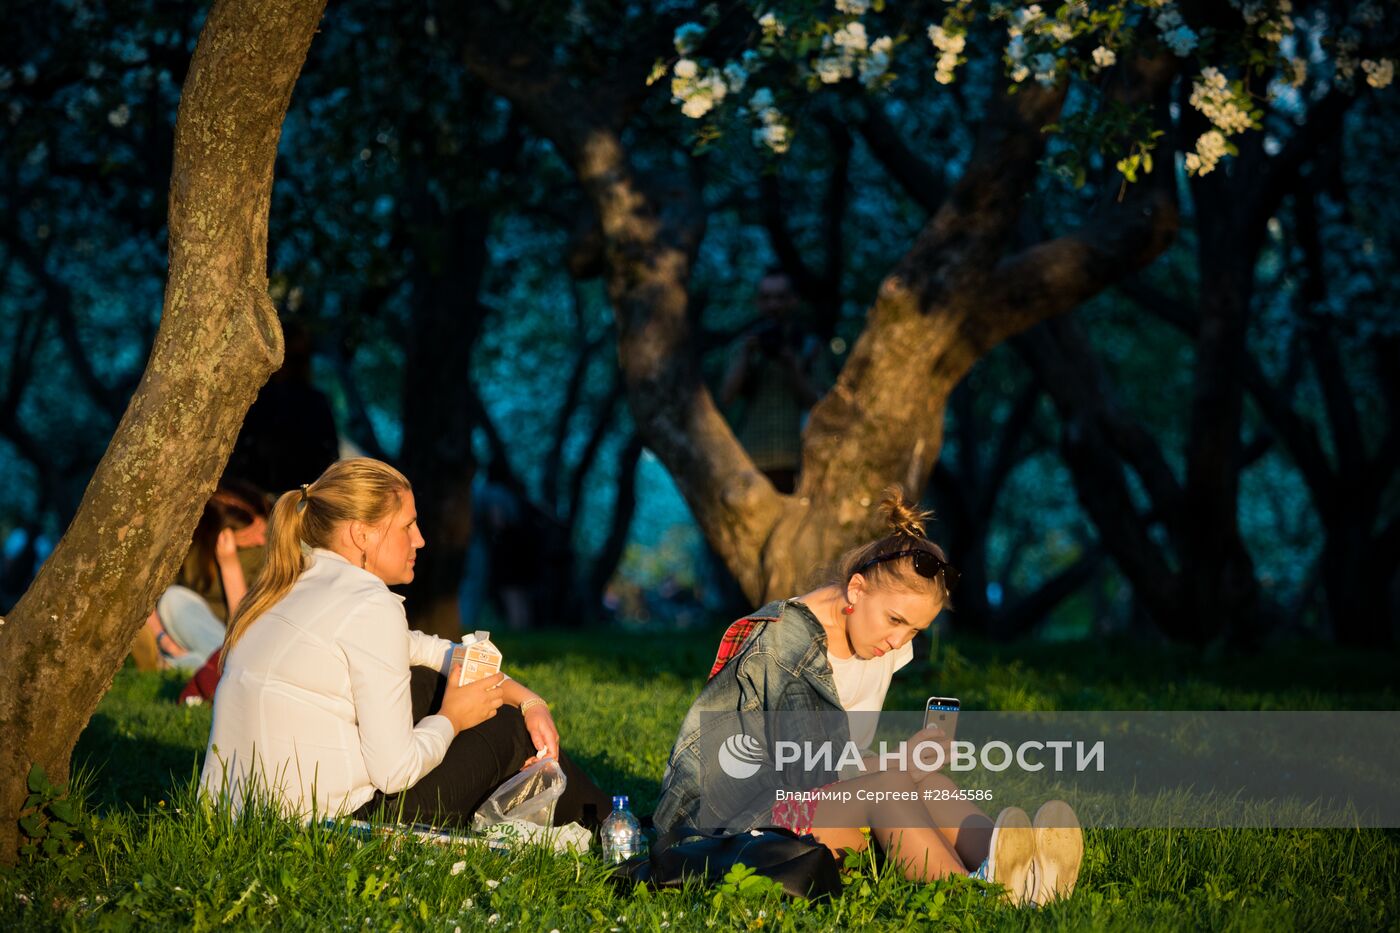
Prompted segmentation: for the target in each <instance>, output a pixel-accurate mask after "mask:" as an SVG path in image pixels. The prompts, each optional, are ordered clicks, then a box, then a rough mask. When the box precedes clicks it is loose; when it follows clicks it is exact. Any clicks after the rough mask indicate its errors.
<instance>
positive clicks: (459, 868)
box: [452, 862, 467, 875]
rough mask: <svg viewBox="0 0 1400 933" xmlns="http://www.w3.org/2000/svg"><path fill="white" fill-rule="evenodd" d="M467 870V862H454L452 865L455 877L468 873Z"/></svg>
mask: <svg viewBox="0 0 1400 933" xmlns="http://www.w3.org/2000/svg"><path fill="white" fill-rule="evenodd" d="M466 870H467V863H466V862H453V863H452V874H454V875H460V874H461V873H462V872H464V871H466Z"/></svg>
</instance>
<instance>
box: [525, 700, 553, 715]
mask: <svg viewBox="0 0 1400 933" xmlns="http://www.w3.org/2000/svg"><path fill="white" fill-rule="evenodd" d="M536 706H543V707H544V708H545V709H549V704H548V703H546V702H545V701H544V700H541V699H540V698H539V697H530V699H528V700H526V701H525V702H524V703H521V704H520V715H522V716H524V715H525V714H526V713H528V712H529V711H530V710H532V709H534V708H535V707H536Z"/></svg>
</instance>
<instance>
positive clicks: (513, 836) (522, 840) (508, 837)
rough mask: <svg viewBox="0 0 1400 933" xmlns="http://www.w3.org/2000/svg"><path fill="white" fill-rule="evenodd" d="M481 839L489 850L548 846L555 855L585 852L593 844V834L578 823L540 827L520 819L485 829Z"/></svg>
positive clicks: (507, 850)
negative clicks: (523, 846)
mask: <svg viewBox="0 0 1400 933" xmlns="http://www.w3.org/2000/svg"><path fill="white" fill-rule="evenodd" d="M484 838H485V840H486V844H487V845H489V846H490V847H491V848H493V849H498V850H503V851H506V852H510V851H513V850H515V849H517V848H519V847H520V846H522V845H537V846H547V847H548V848H550V849H553V850H554V851H555V852H558V853H564V852H578V853H584V852H587V851H588V848H589V846H591V845H592V844H593V834H592V833H590V832H589V831H588V830H586V829H584V828H583V827H582V826H580V825H579V824H578V823H568V824H565V825H564V826H540V825H538V824H535V823H523V822H521V821H520V820H506V821H505V822H503V823H497V824H496V825H495V826H492V827H490V828H488V829H487V830H486V831H485V836H484Z"/></svg>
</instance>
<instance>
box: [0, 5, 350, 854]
mask: <svg viewBox="0 0 1400 933" xmlns="http://www.w3.org/2000/svg"><path fill="white" fill-rule="evenodd" d="M322 8H323V3H322V2H321V0H302V2H296V0H280V2H274V0H218V2H216V3H215V4H214V7H213V9H212V10H211V11H210V13H209V17H208V19H207V20H206V22H205V25H204V29H203V32H202V33H201V35H200V39H199V44H198V46H197V47H196V48H195V53H194V58H193V61H192V63H191V66H190V72H189V75H188V77H187V79H186V82H185V86H184V93H183V96H182V98H181V102H180V111H179V116H178V118H177V121H176V127H175V157H174V169H173V172H172V174H171V184H170V274H169V282H168V284H167V287H166V292H165V304H164V311H163V315H162V320H161V326H160V331H159V333H158V334H157V337H156V341H155V346H154V348H153V349H152V351H151V358H150V362H149V363H148V365H147V367H146V372H145V375H144V376H143V378H142V380H141V384H140V386H139V387H138V389H137V391H136V394H135V396H134V397H133V398H132V400H131V404H130V405H129V406H128V408H127V410H126V414H125V415H124V416H123V417H122V420H121V422H120V424H119V425H118V426H117V430H116V434H115V436H114V437H113V438H112V442H111V445H110V446H109V447H108V448H107V452H106V454H105V455H104V456H103V458H102V461H101V463H100V464H99V465H98V467H97V471H96V473H95V474H94V476H93V478H92V481H91V482H90V483H89V485H88V488H87V492H86V494H85V495H84V496H83V501H82V504H81V505H80V506H79V508H78V512H77V514H76V516H75V517H74V519H73V522H72V524H71V525H70V526H69V527H68V530H67V532H66V533H65V534H64V536H63V539H62V540H61V541H60V542H59V545H58V548H57V549H56V550H55V551H54V553H53V555H52V556H51V557H50V558H49V560H48V562H47V563H46V564H45V565H44V568H43V570H42V571H41V572H40V574H39V576H38V578H37V579H36V580H35V581H34V583H33V585H32V586H31V587H30V589H29V591H28V592H27V593H25V595H24V597H23V598H21V600H20V601H19V603H18V604H17V605H16V606H15V608H14V611H13V612H11V613H10V615H9V616H8V617H7V618H6V619H4V620H3V623H4V624H3V627H0V748H4V749H5V754H4V757H3V759H0V820H3V823H0V826H2V827H3V828H0V858H3V859H5V860H8V861H12V860H13V859H14V858H15V855H16V849H17V843H18V841H19V833H18V827H17V824H16V819H17V817H18V816H19V814H20V808H21V806H22V804H23V801H24V798H25V795H26V789H25V782H26V777H27V775H28V772H29V770H30V768H31V767H32V766H33V765H35V764H39V765H42V766H43V767H44V769H45V770H46V771H47V772H48V773H49V774H50V775H51V776H52V777H53V778H54V779H56V780H57V781H66V780H67V775H68V765H69V757H70V755H71V753H72V749H73V744H74V742H75V741H76V740H77V738H78V734H79V733H80V732H81V731H82V729H83V727H84V726H85V725H86V724H87V721H88V718H89V717H90V716H91V715H92V712H93V710H94V709H95V708H96V707H97V702H98V700H99V699H100V698H101V696H102V694H103V692H104V691H105V690H106V689H107V688H108V686H110V684H111V682H112V678H113V676H114V675H115V674H116V671H117V669H118V668H119V667H120V665H121V661H122V658H123V657H124V656H125V654H126V651H127V648H128V646H129V645H130V644H131V639H132V637H133V636H134V635H135V633H136V631H137V629H138V628H139V627H140V626H141V624H142V621H143V620H144V619H145V617H146V615H147V614H148V613H149V612H150V610H151V607H152V606H153V605H155V601H156V597H157V596H158V595H159V593H160V591H161V590H162V589H163V588H164V587H165V586H166V584H167V583H168V582H169V581H170V579H171V577H173V575H174V573H175V569H176V567H177V566H178V565H179V562H180V560H181V559H182V558H183V557H184V553H185V550H186V548H187V546H188V542H189V540H190V535H191V534H192V533H193V530H194V526H195V522H196V520H197V518H198V516H199V513H200V510H201V509H202V507H203V505H204V502H205V501H206V500H207V499H208V497H209V495H210V494H211V493H212V492H213V489H214V486H215V483H216V482H217V480H218V477H219V474H220V473H221V472H222V470H223V467H224V463H225V462H226V461H227V459H228V455H229V452H230V450H231V449H232V447H233V442H234V439H235V437H236V436H237V434H238V428H239V425H240V424H241V422H242V420H243V416H244V415H245V414H246V412H247V410H248V406H249V405H251V404H252V401H253V398H254V396H256V394H257V391H258V389H259V387H260V386H261V385H262V384H263V383H264V382H265V381H266V380H267V377H268V376H269V375H270V374H271V373H272V372H273V371H274V370H275V369H276V368H277V366H278V365H279V363H280V360H281V356H282V335H281V330H280V328H279V326H278V323H277V314H276V311H275V309H274V308H273V306H272V302H271V301H270V300H269V299H268V297H267V215H268V206H269V202H270V200H271V194H272V170H273V161H274V158H275V156H276V153H277V143H278V138H279V136H280V134H281V128H282V121H283V118H284V117H285V116H286V111H287V104H288V101H289V100H290V98H291V94H292V88H293V86H294V85H295V84H296V79H297V75H298V73H299V72H300V70H301V66H302V63H303V62H304V61H305V58H306V52H307V49H308V47H309V46H310V44H311V38H312V36H313V35H314V33H315V30H316V24H317V22H318V21H319V20H320V18H321V11H322Z"/></svg>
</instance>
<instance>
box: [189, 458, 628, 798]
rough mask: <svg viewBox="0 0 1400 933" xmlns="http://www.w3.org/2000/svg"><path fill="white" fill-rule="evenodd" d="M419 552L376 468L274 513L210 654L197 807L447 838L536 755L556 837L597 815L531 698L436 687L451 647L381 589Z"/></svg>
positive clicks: (485, 688)
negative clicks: (267, 801) (418, 826)
mask: <svg viewBox="0 0 1400 933" xmlns="http://www.w3.org/2000/svg"><path fill="white" fill-rule="evenodd" d="M423 546H424V541H423V536H422V534H421V533H420V532H419V530H418V524H417V512H416V509H415V504H414V499H413V490H412V488H411V487H410V486H409V482H408V480H407V479H406V478H404V476H403V474H402V473H400V472H399V471H398V470H395V469H394V468H393V467H391V466H389V465H388V464H385V463H381V462H379V461H377V460H372V459H369V458H356V459H349V460H341V461H338V462H336V463H333V464H332V465H331V466H330V467H328V468H327V469H326V471H325V472H324V473H322V474H321V476H320V478H319V479H317V480H316V481H315V482H314V483H311V484H310V485H308V486H302V487H301V489H300V490H294V491H292V492H288V493H284V494H283V495H282V496H281V497H280V498H279V499H278V500H277V504H276V505H275V506H274V507H273V511H272V518H271V521H270V523H269V525H268V531H267V560H266V564H265V565H264V567H263V570H262V573H261V574H260V575H259V576H258V578H257V580H256V581H255V582H254V584H253V586H252V589H250V590H249V592H248V595H247V596H246V598H245V599H244V601H243V603H242V604H241V605H240V607H239V610H238V613H237V615H236V616H235V617H234V619H233V622H232V624H230V626H229V629H228V635H227V638H226V640H225V642H224V648H223V676H222V677H221V678H220V680H219V685H218V689H217V690H216V691H215V694H214V721H213V725H212V727H211V729H210V733H209V747H208V752H207V754H206V757H205V761H204V770H203V773H202V775H201V777H200V784H201V787H202V789H203V791H204V792H205V793H206V794H207V795H208V796H210V797H212V798H214V799H216V800H217V799H226V800H228V801H229V802H230V803H231V805H232V806H233V807H234V808H235V810H237V809H238V808H240V807H241V805H242V802H243V799H244V797H245V795H247V794H249V793H250V792H251V789H252V788H254V787H258V788H267V789H268V790H269V791H270V792H271V793H272V795H273V797H274V799H276V800H277V801H278V803H279V805H280V806H281V807H282V808H283V809H284V811H285V812H287V813H288V814H289V815H292V816H295V817H297V818H306V817H308V816H316V817H321V816H338V815H345V814H353V815H354V816H355V817H358V818H371V817H373V816H383V815H387V816H388V818H391V819H393V818H398V819H403V820H408V821H423V822H432V823H436V824H438V825H449V826H450V825H460V824H464V823H468V822H469V821H470V819H471V816H472V814H473V813H474V812H475V811H476V809H477V807H478V806H480V805H481V803H482V802H483V801H484V800H485V799H486V798H487V797H488V796H489V795H490V794H491V792H492V791H493V790H495V789H496V788H497V787H498V786H499V785H500V784H501V783H503V782H504V781H506V780H507V779H508V778H510V777H511V776H512V775H514V774H515V773H517V772H518V771H520V770H521V769H522V768H523V767H526V766H528V765H530V764H532V763H534V762H535V761H536V760H538V759H539V758H541V757H551V758H555V759H557V760H558V762H559V764H560V765H561V766H562V768H563V769H564V773H565V775H566V776H567V778H568V786H567V789H566V791H565V793H564V796H563V797H562V798H561V799H560V800H559V802H558V804H557V807H556V810H555V821H556V824H558V825H562V824H564V823H568V822H572V821H578V822H581V823H584V824H585V825H590V824H596V822H597V821H599V820H601V819H602V818H603V817H604V816H606V815H607V814H608V812H610V809H611V808H610V806H609V804H608V798H607V797H605V796H604V795H603V793H602V792H601V791H600V790H598V788H597V787H596V786H595V785H594V784H593V782H592V781H591V780H589V778H588V776H587V775H585V774H584V773H583V772H582V771H581V770H580V769H579V768H578V767H577V766H576V765H575V764H574V763H573V762H572V761H571V760H570V759H569V757H568V756H567V755H565V754H564V753H563V752H562V751H561V750H560V748H559V732H558V730H557V729H556V728H555V726H554V720H553V719H552V718H551V716H550V712H549V706H548V704H546V703H545V701H544V700H542V699H541V698H540V697H538V696H536V695H535V694H534V693H532V692H530V691H529V690H527V689H526V688H525V686H524V684H521V683H519V682H518V681H515V680H511V679H510V678H508V677H506V676H504V675H502V674H496V675H493V676H490V677H486V678H483V679H481V680H478V681H476V682H474V683H471V684H468V685H466V686H459V685H458V682H457V681H458V673H459V667H458V666H455V665H454V666H453V667H452V669H451V671H450V672H449V673H448V676H447V677H446V678H444V677H443V676H441V671H442V670H443V669H444V667H445V666H446V665H447V664H448V663H450V658H451V652H452V648H453V643H452V642H449V641H447V640H446V639H443V638H437V637H434V636H431V635H427V634H424V633H423V632H417V631H413V630H411V629H409V627H408V621H407V618H406V616H405V615H404V609H403V597H401V596H397V595H395V594H394V593H392V592H390V590H389V587H390V586H391V585H398V584H403V583H408V582H410V581H412V580H413V572H414V562H415V559H416V554H417V552H418V550H419V549H420V548H422V547H423ZM431 710H436V712H432V713H431V714H430V711H431Z"/></svg>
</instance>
